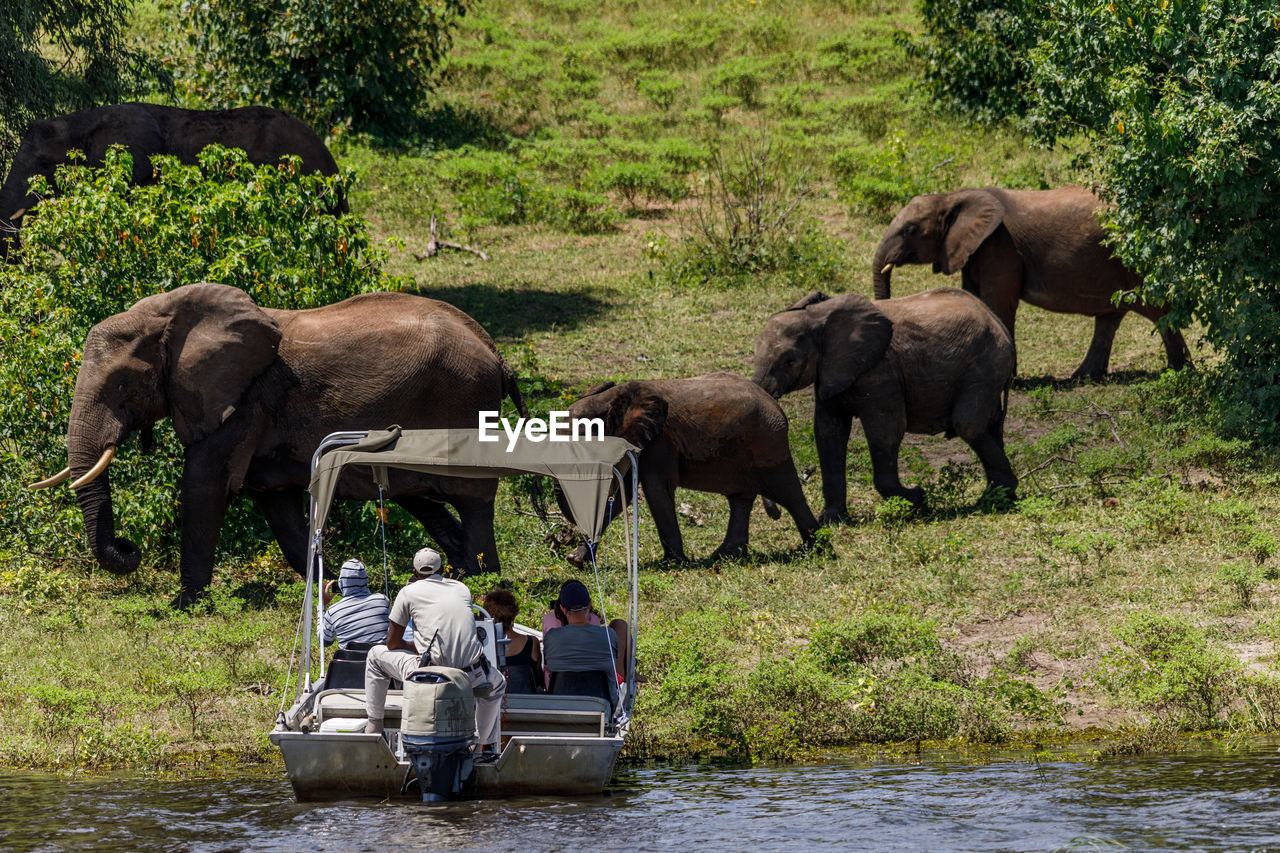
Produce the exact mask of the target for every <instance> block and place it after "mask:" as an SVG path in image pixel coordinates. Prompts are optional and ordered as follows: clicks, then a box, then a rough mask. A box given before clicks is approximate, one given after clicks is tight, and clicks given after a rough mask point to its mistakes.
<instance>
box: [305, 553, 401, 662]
mask: <svg viewBox="0 0 1280 853" xmlns="http://www.w3.org/2000/svg"><path fill="white" fill-rule="evenodd" d="M335 585H336V587H337V588H336V589H335ZM335 594H338V595H341V596H342V597H341V598H340V599H338V600H337V601H334V602H333V603H332V604H330V602H331V601H333V597H334V595H335ZM322 595H323V597H324V604H325V611H324V631H323V634H324V644H325V645H326V646H327V645H330V644H331V643H333V642H334V641H337V643H338V648H342V649H345V648H347V646H348V645H350V644H351V643H368V644H369V645H376V644H377V643H381V642H383V641H384V640H385V639H386V637H387V626H388V625H389V624H390V621H391V618H390V617H391V602H390V601H389V600H388V599H387V597H386V596H385V595H383V594H382V593H380V592H370V591H369V575H368V573H367V572H366V571H365V568H364V564H363V563H361V562H360V561H359V560H347V561H346V562H345V563H343V564H342V571H341V572H339V573H338V580H337V581H329V583H327V584H325V587H324V592H323V593H322Z"/></svg>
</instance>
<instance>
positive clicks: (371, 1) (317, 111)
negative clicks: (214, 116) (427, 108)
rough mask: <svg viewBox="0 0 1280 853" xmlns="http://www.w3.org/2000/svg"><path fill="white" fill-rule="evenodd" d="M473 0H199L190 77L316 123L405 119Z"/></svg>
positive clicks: (238, 99)
mask: <svg viewBox="0 0 1280 853" xmlns="http://www.w3.org/2000/svg"><path fill="white" fill-rule="evenodd" d="M467 6H468V2H467V0H438V2H431V3H422V2H417V1H416V0H361V2H360V3H344V4H340V5H335V4H333V3H330V2H327V0H270V2H263V0H195V2H192V3H190V4H189V5H187V6H185V7H184V8H185V9H186V10H187V11H186V14H187V16H188V17H187V26H188V33H189V41H190V43H191V47H192V49H193V50H194V52H195V54H196V55H197V56H201V57H203V58H204V59H205V64H204V66H203V67H202V68H201V69H200V70H198V71H197V72H196V76H195V81H194V86H195V88H196V90H197V91H198V92H199V93H200V94H201V95H203V96H204V97H205V98H207V99H209V100H213V101H217V102H221V103H227V104H242V103H266V104H269V105H272V106H277V107H281V108H283V109H286V110H288V111H290V112H292V113H294V114H295V115H297V116H299V117H300V118H302V119H304V120H306V121H308V122H311V123H312V124H314V125H316V126H317V127H320V128H329V127H333V126H335V125H339V124H342V123H345V122H349V123H350V125H351V127H352V128H354V129H357V130H368V131H375V132H381V133H388V134H392V135H397V134H401V133H403V132H405V131H406V130H408V129H409V127H410V125H411V123H412V120H413V118H414V116H415V111H416V109H417V105H418V104H420V103H421V101H422V96H423V93H424V92H426V91H428V90H429V89H430V88H431V84H432V80H433V75H434V74H435V72H436V71H437V69H438V67H439V65H440V62H441V60H442V59H443V58H444V56H445V55H446V54H447V53H448V51H449V47H450V45H451V42H452V33H453V29H454V27H455V25H456V23H457V20H458V18H459V17H460V16H461V15H463V14H464V13H465V12H466V9H467Z"/></svg>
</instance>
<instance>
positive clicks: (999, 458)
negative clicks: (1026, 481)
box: [965, 422, 1018, 500]
mask: <svg viewBox="0 0 1280 853" xmlns="http://www.w3.org/2000/svg"><path fill="white" fill-rule="evenodd" d="M965 441H966V442H967V443H968V445H969V446H970V447H972V448H973V452H974V453H976V454H977V455H978V461H980V462H981V463H982V471H983V473H984V474H986V477H987V490H988V491H990V490H991V489H992V488H993V487H1000V488H1003V489H1004V490H1005V495H1006V496H1007V497H1008V498H1009V499H1010V500H1014V499H1016V498H1017V496H1018V495H1017V492H1018V476H1017V475H1016V474H1014V473H1013V466H1012V465H1010V464H1009V456H1008V454H1006V453H1005V452H1004V431H1003V429H1002V427H1001V425H1000V424H999V423H998V422H995V423H992V424H991V426H990V427H989V428H988V429H986V430H984V431H983V432H981V433H979V434H978V435H976V436H974V437H973V438H966V439H965Z"/></svg>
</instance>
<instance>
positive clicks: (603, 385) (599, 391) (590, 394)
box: [579, 382, 618, 399]
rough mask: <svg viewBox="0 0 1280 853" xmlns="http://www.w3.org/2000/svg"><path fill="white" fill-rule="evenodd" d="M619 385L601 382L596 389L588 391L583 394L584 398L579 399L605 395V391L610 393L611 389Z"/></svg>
mask: <svg viewBox="0 0 1280 853" xmlns="http://www.w3.org/2000/svg"><path fill="white" fill-rule="evenodd" d="M617 384H618V383H617V382H601V383H600V384H599V385H596V386H595V387H593V388H590V389H588V391H587V393H585V394H583V395H582V397H580V398H579V399H584V398H586V397H594V396H595V395H597V394H603V393H604V392H605V391H608V390H609V389H610V388H612V387H613V386H615V385H617Z"/></svg>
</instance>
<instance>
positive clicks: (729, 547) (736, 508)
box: [711, 494, 756, 560]
mask: <svg viewBox="0 0 1280 853" xmlns="http://www.w3.org/2000/svg"><path fill="white" fill-rule="evenodd" d="M728 498H729V527H728V529H727V530H726V531H725V535H724V541H723V542H721V543H720V547H719V548H717V549H716V550H715V551H714V552H713V553H712V554H711V559H713V560H718V559H730V560H737V559H740V558H742V557H745V556H746V555H747V540H748V538H749V536H750V533H751V507H752V505H753V504H754V503H755V502H756V496H755V495H753V494H736V495H729V496H728Z"/></svg>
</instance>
